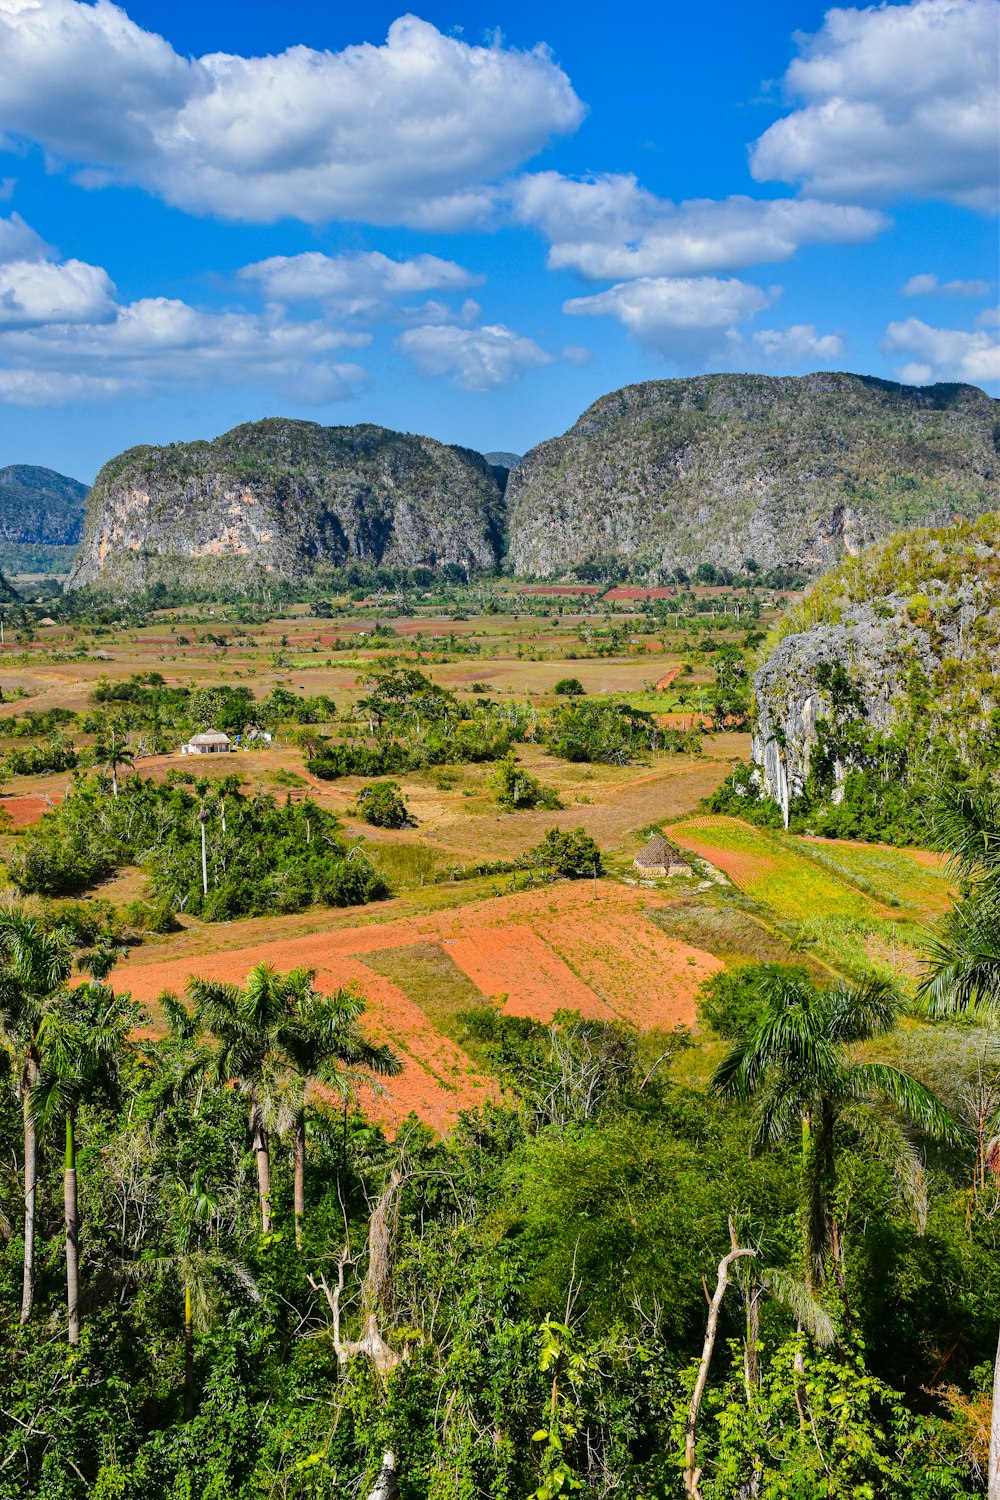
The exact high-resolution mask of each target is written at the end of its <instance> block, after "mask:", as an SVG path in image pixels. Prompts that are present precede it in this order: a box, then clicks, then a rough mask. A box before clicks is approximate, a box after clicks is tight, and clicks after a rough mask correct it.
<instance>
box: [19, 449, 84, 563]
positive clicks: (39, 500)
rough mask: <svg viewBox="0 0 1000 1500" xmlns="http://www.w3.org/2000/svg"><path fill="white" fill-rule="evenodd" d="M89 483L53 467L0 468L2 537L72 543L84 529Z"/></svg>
mask: <svg viewBox="0 0 1000 1500" xmlns="http://www.w3.org/2000/svg"><path fill="white" fill-rule="evenodd" d="M86 499H87V486H86V485H85V484H81V483H80V481H79V480H78V479H68V478H67V476H66V475H65V474H57V473H56V471H55V470H54V469H40V468H37V467H36V466H35V465H34V464H10V465H8V467H7V468H5V469H0V541H4V542H12V543H14V544H16V545H25V544H27V545H34V546H62V547H72V546H75V544H76V543H77V542H78V541H79V540H80V536H81V533H82V531H83V510H84V504H85V502H86Z"/></svg>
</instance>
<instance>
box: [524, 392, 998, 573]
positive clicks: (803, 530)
mask: <svg viewBox="0 0 1000 1500" xmlns="http://www.w3.org/2000/svg"><path fill="white" fill-rule="evenodd" d="M998 421H1000V402H997V401H994V400H993V399H992V398H991V397H989V396H987V395H986V394H985V393H984V392H983V391H980V390H977V389H976V388H975V387H972V386H963V385H936V386H923V387H916V386H903V385H896V384H894V383H893V382H891V381H882V380H874V379H870V378H867V377H864V376H859V375H846V374H816V375H806V376H802V377H800V378H797V379H791V378H788V379H786V378H776V377H771V376H764V375H700V376H697V377H696V378H693V379H690V380H658V381H649V382H646V383H644V384H642V385H632V386H626V387H625V388H624V389H623V390H620V391H615V392H613V393H612V394H610V395H608V396H603V397H602V398H601V399H600V400H599V401H596V402H595V403H594V405H593V406H591V407H590V408H589V409H588V410H587V411H585V412H584V414H583V416H582V417H581V418H580V419H579V421H578V422H577V423H576V425H575V426H574V427H572V428H571V429H570V430H569V432H567V433H566V434H565V435H564V436H563V437H560V438H553V439H551V440H550V441H548V442H545V443H541V444H539V446H538V447H536V448H533V449H531V451H530V452H529V453H527V454H526V455H525V456H524V458H523V459H522V460H521V462H520V464H518V466H517V467H516V468H515V469H514V470H513V471H512V472H511V475H510V479H509V482H508V487H507V506H508V517H509V533H510V536H509V547H508V565H509V567H510V568H511V570H512V571H513V572H515V573H517V574H523V575H527V574H534V575H539V576H542V575H548V574H552V573H555V572H559V571H561V570H563V569H566V568H569V567H573V566H576V565H579V564H581V563H584V562H587V561H608V560H611V561H613V560H618V561H626V562H631V563H633V564H640V565H643V564H648V566H649V568H650V570H651V571H652V570H656V569H671V568H674V567H677V566H680V567H683V568H685V569H688V570H690V569H691V568H693V567H695V566H697V564H698V563H701V562H712V563H715V564H716V565H722V566H725V567H730V568H736V569H739V568H742V566H743V565H744V562H745V561H746V560H747V559H748V558H752V559H753V560H754V561H755V562H756V563H757V564H758V565H759V566H760V567H762V568H772V567H782V566H798V567H802V568H805V569H807V570H809V571H811V572H819V571H822V570H824V569H826V568H828V567H830V566H831V565H832V564H834V563H836V562H837V560H838V559H839V558H840V557H841V556H842V555H843V554H845V553H846V554H848V555H854V554H857V553H858V552H860V551H861V550H862V549H863V548H864V547H865V546H866V545H868V544H869V543H870V542H872V541H873V540H876V539H878V538H880V537H882V536H886V535H888V534H889V533H891V532H893V531H898V530H899V529H901V528H902V527H905V526H907V525H915V524H942V523H944V522H946V521H948V520H950V519H951V518H952V516H953V515H955V514H962V515H969V516H972V515H979V514H981V513H982V512H983V511H985V510H989V509H991V508H993V507H995V506H996V505H997V504H998V503H1000V458H998V451H997V441H996V433H997V424H998Z"/></svg>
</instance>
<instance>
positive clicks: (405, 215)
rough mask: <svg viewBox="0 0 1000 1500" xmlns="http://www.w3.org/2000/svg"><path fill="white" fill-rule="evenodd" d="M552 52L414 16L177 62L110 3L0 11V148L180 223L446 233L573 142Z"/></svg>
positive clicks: (478, 215) (64, 0) (0, 5)
mask: <svg viewBox="0 0 1000 1500" xmlns="http://www.w3.org/2000/svg"><path fill="white" fill-rule="evenodd" d="M583 114H584V107H583V105H582V104H581V102H580V100H579V99H578V98H577V96H576V94H575V93H574V91H573V88H572V85H571V84H570V82H569V79H568V78H567V77H566V75H565V73H564V72H563V71H562V70H561V69H560V68H559V67H558V66H557V65H556V63H555V62H554V61H553V59H552V57H551V55H550V54H549V52H548V50H547V49H546V48H545V47H544V46H538V47H535V48H534V49H533V50H531V51H519V50H516V49H514V48H508V47H504V46H502V45H501V44H500V43H499V41H497V42H495V43H494V44H492V45H489V46H470V45H469V44H468V43H467V42H464V41H461V40H460V39H458V38H456V37H450V36H444V35H443V34H442V33H441V32H440V31H438V30H437V29H436V27H434V26H432V25H430V24H429V23H428V22H426V21H422V20H420V19H418V18H417V17H415V16H411V15H405V16H402V17H400V18H399V19H398V20H396V21H394V22H393V23H392V25H391V26H390V28H389V32H388V36H387V38H386V41H385V43H384V44H383V45H381V46H375V45H372V44H370V43H363V44H361V45H358V46H352V47H347V48H345V49H344V50H343V51H341V52H321V51H316V50H314V49H311V48H309V47H304V46H296V47H290V48H289V49H288V50H287V51H286V52H283V53H281V54H280V55H277V56H266V57H242V56H238V55H236V54H232V53H225V52H217V53H211V54H209V55H207V56H204V57H200V58H185V57H181V56H180V55H179V54H178V53H177V52H175V51H174V49H173V47H171V45H170V44H169V42H167V41H166V40H164V38H163V37H160V36H157V35H155V34H154V33H152V32H149V31H146V30H144V29H143V28H142V27H140V26H138V25H136V23H135V22H133V21H132V20H130V18H129V17H128V16H127V15H126V14H125V12H124V11H123V10H121V9H119V8H118V7H117V6H115V5H112V4H110V3H109V0H97V3H96V4H92V5H91V4H84V3H81V0H0V130H2V131H5V132H6V133H7V135H8V137H13V138H15V139H20V140H27V141H34V142H38V143H39V144H41V145H42V146H43V147H44V148H45V150H46V151H47V152H48V153H49V154H50V156H52V157H54V158H57V159H60V160H62V161H63V162H66V163H70V164H73V165H75V166H77V167H81V168H82V169H83V170H82V171H81V172H80V173H78V181H80V182H82V183H83V184H84V185H85V186H99V185H100V184H101V183H103V182H108V181H115V182H127V183H133V184H137V185H138V186H140V187H143V188H145V189H147V190H149V191H151V192H154V193H157V194H159V195H160V196H161V197H163V198H165V199H166V200H167V202H169V203H172V204H174V205H175V206H177V207H179V208H183V209H185V210H188V211H191V212H195V213H210V214H217V215H221V216H222V217H226V218H232V219H244V220H251V221H259V222H271V221H273V220H275V219H278V218H281V217H284V216H289V217H293V218H299V219H304V220H306V221H307V222H312V223H320V222H323V221H326V220H331V219H358V220H365V221H368V222H370V223H374V224H399V223H403V224H410V225H414V226H417V227H426V228H436V229H446V228H454V227H457V226H460V225H467V224H474V223H476V222H479V221H482V220H483V219H485V218H486V217H487V216H488V215H489V213H490V210H491V204H492V199H493V190H492V189H491V187H490V186H489V184H490V183H492V182H494V181H495V180H496V179H498V178H500V177H503V176H505V175H506V174H507V173H509V172H510V171H512V170H514V169H515V168H516V167H518V166H520V165H521V164H522V163H523V162H525V161H527V160H529V159H530V158H531V157H532V156H534V155H535V154H536V153H537V152H538V151H539V150H540V149H541V148H542V147H543V146H544V145H545V144H546V143H547V141H549V140H550V139H551V138H552V137H553V136H554V135H559V134H565V133H568V132H571V131H573V130H575V129H576V127H577V126H578V125H579V123H580V121H581V119H582V118H583Z"/></svg>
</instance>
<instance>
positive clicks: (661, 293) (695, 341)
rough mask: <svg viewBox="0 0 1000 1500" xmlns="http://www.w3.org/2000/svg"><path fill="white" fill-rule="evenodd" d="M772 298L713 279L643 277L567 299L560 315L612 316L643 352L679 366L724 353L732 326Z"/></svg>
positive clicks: (755, 289)
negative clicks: (642, 346)
mask: <svg viewBox="0 0 1000 1500" xmlns="http://www.w3.org/2000/svg"><path fill="white" fill-rule="evenodd" d="M773 297H774V294H773V293H768V292H765V291H763V290H762V289H761V288H760V287H759V286H752V285H751V284H750V283H749V282H746V281H737V280H735V279H734V278H725V279H723V278H720V277H716V276H674V277H668V276H655V277H654V276H644V277H640V278H639V279H638V280H637V281H626V282H620V283H619V284H618V285H616V286H612V287H608V288H607V290H606V291H603V292H596V293H595V294H594V295H593V296H591V297H571V298H570V300H569V301H568V302H565V303H564V304H563V311H564V312H567V313H570V314H573V315H576V316H583V317H603V316H610V317H613V318H616V319H617V320H618V322H619V323H622V324H623V325H624V326H625V327H626V328H627V329H628V331H629V333H631V334H633V335H634V336H635V337H636V338H637V339H638V340H639V341H640V343H642V344H644V345H645V346H646V347H647V348H650V349H653V350H656V351H657V352H658V353H660V354H664V355H666V356H667V357H668V358H669V359H671V360H672V361H673V362H674V363H678V364H684V363H687V362H690V361H691V360H694V359H697V358H698V357H709V356H711V355H713V354H717V353H718V352H719V351H720V350H722V349H724V348H725V347H726V345H727V344H728V343H729V342H730V340H731V338H732V337H733V336H734V335H735V330H736V326H737V324H739V323H743V322H747V321H748V320H749V319H750V318H752V317H753V316H754V315H755V314H756V313H759V312H762V311H763V309H764V308H765V307H767V306H768V305H769V304H770V302H771V301H773Z"/></svg>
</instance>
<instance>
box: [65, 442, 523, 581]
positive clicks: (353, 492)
mask: <svg viewBox="0 0 1000 1500" xmlns="http://www.w3.org/2000/svg"><path fill="white" fill-rule="evenodd" d="M503 524H504V502H503V487H502V484H501V479H500V477H499V476H498V475H497V473H496V472H495V471H494V470H493V469H492V468H491V466H490V465H489V464H488V463H487V462H486V460H485V459H484V458H483V457H482V456H481V455H480V454H478V453H473V452H471V451H470V450H468V449H464V448H454V447H447V446H445V445H444V444H442V443H436V442H434V441H433V440H432V439H430V438H423V437H412V436H410V435H408V434H405V433H397V432H390V431H388V430H387V429H386V428H382V427H373V426H368V425H363V426H358V427H320V426H318V425H317V424H316V423H313V422H293V421H287V420H283V419H273V420H269V421H264V422H254V423H248V424H247V425H245V426H242V427H236V428H234V429H233V431H232V432H227V433H225V434H224V435H223V436H222V437H220V438H216V439H215V441H214V442H200V443H175V444H172V445H171V446H170V447H168V448H133V449H130V450H129V451H128V452H127V453H123V454H122V455H121V456H120V457H119V458H116V459H114V460H112V462H111V463H109V464H106V465H105V467H104V468H103V469H102V470H101V472H100V474H99V475H98V476H97V480H96V482H95V484H94V488H93V490H92V492H91V495H90V499H89V502H88V506H87V518H86V524H85V528H84V537H83V546H82V548H81V551H80V556H79V558H78V560H77V563H76V566H75V567H74V569H73V573H72V574H71V577H70V580H69V585H68V586H69V587H71V588H79V587H82V586H83V585H85V584H96V585H99V586H100V587H103V588H108V589H112V590H115V591H121V592H131V591H135V590H138V589H141V588H144V587H148V586H149V585H150V584H152V583H155V582H157V581H160V580H162V581H166V582H170V583H181V584H185V583H192V582H195V581H200V580H202V579H204V580H205V581H206V582H207V581H212V582H214V583H216V584H222V583H227V584H229V583H233V584H238V583H241V582H246V581H248V580H249V579H252V578H253V577H255V576H257V577H259V576H261V575H265V576H266V575H271V576H278V577H297V576H303V575H306V574H308V573H311V572H313V571H315V570H316V569H317V568H320V567H322V566H324V565H326V566H330V567H336V566H339V565H342V564H344V563H348V562H351V561H360V562H366V563H371V564H379V563H384V564H388V565H405V566H416V565H420V564H423V565H427V566H432V567H433V566H439V565H443V564H446V563H455V564H457V565H458V566H459V567H461V568H463V569H466V570H468V571H470V572H477V571H481V570H484V569H491V568H494V567H495V566H496V565H497V562H498V560H499V557H500V554H501V550H502V538H503Z"/></svg>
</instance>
